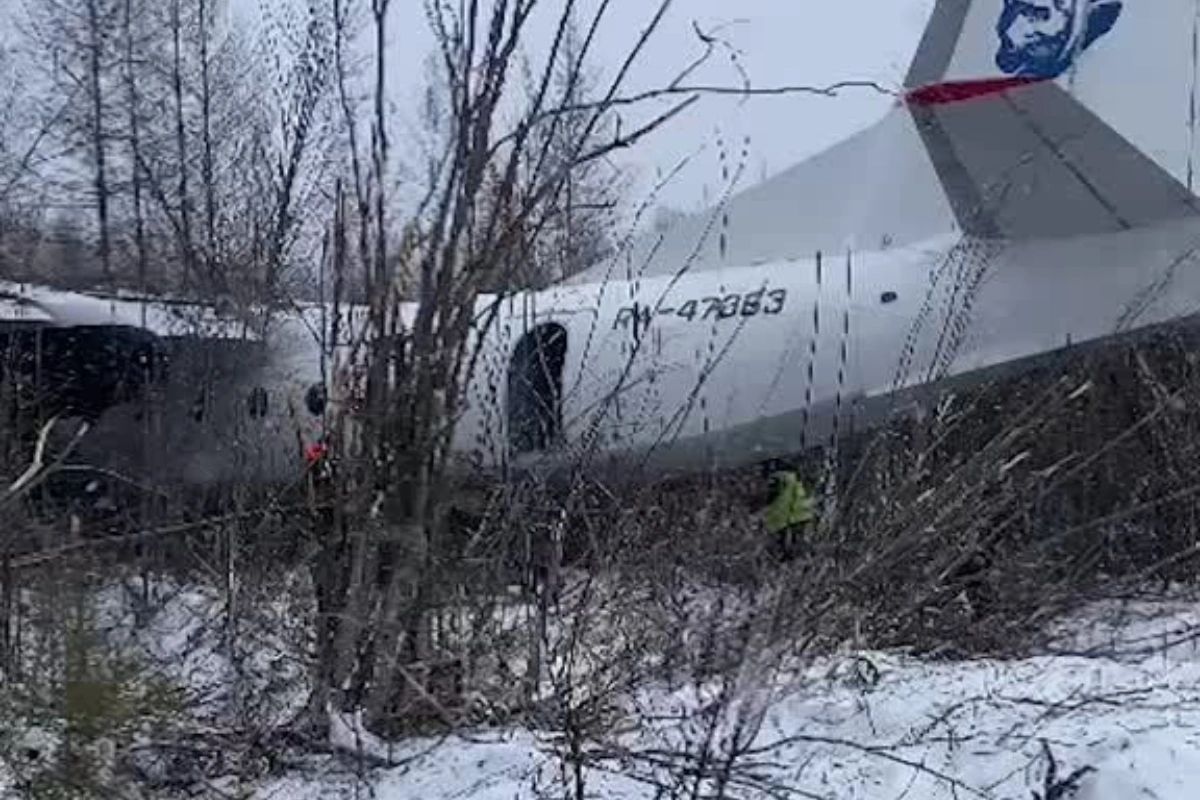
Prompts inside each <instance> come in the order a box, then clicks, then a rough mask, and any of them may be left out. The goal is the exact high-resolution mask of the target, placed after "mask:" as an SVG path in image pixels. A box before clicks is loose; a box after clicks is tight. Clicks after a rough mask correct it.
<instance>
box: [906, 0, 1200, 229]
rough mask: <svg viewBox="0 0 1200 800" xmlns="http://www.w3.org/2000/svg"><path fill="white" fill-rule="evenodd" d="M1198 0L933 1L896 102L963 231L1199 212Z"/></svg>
mask: <svg viewBox="0 0 1200 800" xmlns="http://www.w3.org/2000/svg"><path fill="white" fill-rule="evenodd" d="M1198 53H1200V15H1198V12H1197V6H1196V4H1195V0H1160V2H1156V3H1135V2H1126V1H1125V0H938V2H937V4H936V6H935V9H934V11H933V15H932V17H931V18H930V21H929V24H928V26H927V27H926V29H925V33H924V36H923V37H922V40H921V44H920V46H919V48H918V50H917V53H916V55H915V57H914V58H913V61H912V64H911V66H910V69H909V73H908V77H907V79H906V94H905V102H906V104H907V106H908V108H909V110H910V112H911V113H912V115H913V118H914V121H915V122H916V125H917V127H918V130H919V131H920V134H921V137H922V140H923V141H924V143H925V147H926V150H927V151H928V153H929V156H930V159H931V161H932V162H933V165H934V168H935V169H936V170H937V173H938V177H939V179H940V180H941V183H942V186H943V189H944V190H945V192H946V194H947V197H948V198H949V200H950V203H951V206H952V207H953V209H954V212H955V215H956V217H957V219H958V222H959V224H960V226H961V227H962V229H963V232H964V233H967V234H970V235H974V236H979V237H983V238H1006V239H1020V238H1035V237H1044V236H1046V237H1048V236H1069V235H1080V234H1089V233H1105V232H1111V231H1118V230H1122V229H1129V228H1134V227H1138V226H1142V225H1147V224H1151V223H1153V222H1156V221H1160V220H1168V219H1175V218H1181V217H1187V216H1194V215H1196V214H1198V213H1200V201H1198V199H1197V196H1196V193H1195V185H1196V183H1197V182H1200V176H1195V175H1194V165H1200V146H1198V143H1197V136H1196V133H1197V116H1198V114H1197V109H1198V107H1200V100H1198V96H1197V72H1198V69H1197V66H1198V63H1200V58H1198V55H1197V54H1198Z"/></svg>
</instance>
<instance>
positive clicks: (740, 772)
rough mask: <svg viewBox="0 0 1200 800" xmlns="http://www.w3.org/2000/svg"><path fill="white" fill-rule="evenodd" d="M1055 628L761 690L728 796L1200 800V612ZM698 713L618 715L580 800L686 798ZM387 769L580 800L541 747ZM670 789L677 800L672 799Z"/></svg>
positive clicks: (318, 790) (437, 799) (1147, 611)
mask: <svg viewBox="0 0 1200 800" xmlns="http://www.w3.org/2000/svg"><path fill="white" fill-rule="evenodd" d="M1059 628H1060V629H1059V631H1058V636H1057V641H1056V645H1055V647H1054V648H1053V649H1054V651H1055V652H1052V653H1049V654H1046V655H1041V656H1038V657H1034V658H1028V659H1024V660H1018V661H1012V662H999V661H983V660H981V661H973V662H966V663H951V662H946V663H927V662H921V661H919V660H916V659H911V658H907V657H905V656H903V655H901V654H887V653H860V654H847V655H845V656H842V657H839V658H836V659H829V660H826V661H824V662H822V663H819V664H815V665H813V666H812V667H810V668H809V669H807V670H806V671H805V673H804V674H802V675H793V676H790V677H789V679H787V680H784V681H781V682H780V684H779V686H778V688H774V689H771V690H770V691H769V692H764V691H762V690H763V689H764V687H761V686H760V687H757V688H758V689H759V690H760V691H759V692H756V693H751V695H752V699H751V701H750V705H751V706H752V708H751V709H750V710H751V712H753V711H755V710H761V711H762V712H763V714H762V717H761V723H762V724H761V728H760V729H759V731H758V735H757V736H756V737H754V740H753V743H752V744H751V745H750V747H749V749H748V750H747V752H745V753H744V754H743V755H742V757H741V761H740V763H739V762H735V765H734V769H733V770H732V772H731V779H730V784H729V788H728V794H727V796H729V797H770V796H774V797H822V798H825V797H827V798H839V799H846V800H850V799H851V798H853V799H855V800H899V799H900V798H919V799H921V800H941V799H942V798H945V800H951V798H954V800H959V799H960V798H971V797H977V798H997V799H1002V798H1013V800H1016V799H1017V798H1019V799H1020V800H1029V798H1030V797H1043V796H1045V800H1067V798H1075V800H1135V798H1157V800H1193V798H1196V797H1200V649H1198V648H1197V645H1196V638H1197V636H1200V605H1197V604H1194V603H1191V602H1182V601H1180V602H1173V603H1161V602H1160V603H1149V602H1142V603H1135V604H1116V603H1113V604H1109V605H1106V606H1100V607H1095V608H1093V609H1090V610H1089V611H1088V612H1087V613H1086V614H1082V615H1079V616H1077V617H1076V618H1074V619H1072V620H1069V621H1068V622H1066V623H1064V624H1062V625H1060V626H1059ZM764 695H765V696H764ZM702 702H703V701H702V700H701V699H700V698H699V697H698V693H697V692H696V691H695V690H694V689H684V690H676V691H674V692H668V691H666V690H665V689H654V688H648V689H646V690H645V691H643V692H642V693H641V695H640V696H639V697H638V698H637V700H636V701H635V702H633V703H630V704H629V705H628V706H627V707H626V711H627V715H628V718H627V719H626V720H625V726H624V731H625V732H624V733H622V734H620V735H617V736H615V737H613V739H612V740H611V742H610V744H609V747H608V748H607V750H608V752H607V753H604V754H594V755H595V757H596V759H597V761H596V763H595V764H594V765H593V767H592V768H591V769H589V770H588V771H587V772H586V773H585V788H586V792H587V794H586V796H587V797H596V798H647V800H648V799H649V798H659V797H681V796H684V794H685V793H686V794H688V795H689V796H690V792H685V791H683V790H684V789H687V788H688V787H689V784H687V779H686V772H687V770H686V769H684V767H685V766H686V765H687V764H689V763H692V764H694V763H695V762H694V761H689V756H688V752H689V751H691V753H692V754H693V755H694V754H695V753H696V751H697V748H698V747H699V746H700V745H701V744H702V742H703V739H704V725H703V722H704V720H705V719H706V717H705V715H704V714H703V713H700V711H699V708H700V706H701V705H702ZM756 703H757V704H758V707H757V708H754V707H753V706H754V705H755V704H756ZM729 719H730V718H728V717H727V718H726V722H728V721H729ZM353 729H354V724H353V720H346V722H345V725H344V726H342V730H341V731H340V733H339V734H338V735H339V736H341V737H343V739H344V740H348V738H349V737H350V736H351V731H353ZM1047 748H1048V749H1049V752H1051V753H1052V754H1053V757H1054V759H1055V761H1056V768H1057V776H1058V778H1059V779H1060V780H1061V779H1063V778H1066V777H1067V776H1068V775H1070V774H1071V773H1073V772H1075V771H1076V770H1077V769H1081V768H1089V769H1087V770H1086V771H1085V772H1084V773H1083V774H1082V776H1081V778H1080V780H1079V781H1078V790H1077V791H1074V792H1072V791H1065V790H1061V789H1060V790H1058V791H1057V792H1056V791H1053V790H1052V791H1050V792H1047V791H1046V789H1047V788H1048V786H1047V780H1046V771H1047V768H1048V761H1047V758H1046V756H1045V753H1046V750H1047ZM391 755H392V757H393V758H394V759H396V761H397V762H402V763H403V765H402V766H399V767H396V768H395V769H391V770H386V771H382V772H378V773H376V774H375V775H374V776H373V777H372V778H370V779H369V782H370V788H371V789H372V790H373V794H374V796H375V797H378V798H383V799H384V800H400V799H401V798H405V799H407V798H429V799H430V800H441V799H443V798H444V799H445V800H449V799H450V798H473V799H477V800H515V799H516V798H534V797H547V796H548V797H555V796H557V797H562V796H572V795H570V794H569V793H566V792H565V791H564V786H566V783H565V782H564V778H563V775H564V773H563V762H562V760H561V759H559V758H558V757H557V756H556V755H555V744H554V742H553V741H552V739H551V738H550V737H549V735H545V736H539V735H537V734H535V733H532V732H530V731H523V730H509V731H504V732H489V733H481V734H478V735H471V736H469V737H465V738H453V739H449V740H446V741H441V742H434V741H421V742H412V743H409V744H407V745H405V746H404V747H402V748H397V749H395V750H393V751H392V753H391ZM668 765H672V766H674V767H675V769H668V768H666V767H667V766H668ZM681 776H682V777H681ZM673 780H674V781H675V782H676V785H675V786H674V788H675V789H676V790H677V791H678V793H671V792H670V791H669V789H670V786H669V784H671V783H672V781H673ZM680 782H682V783H680ZM356 783H358V784H359V785H358V786H356V785H355V784H356ZM1053 783H1054V781H1051V782H1050V785H1053ZM656 784H659V785H662V784H667V785H668V791H667V792H666V793H659V786H658V785H656ZM539 787H541V788H542V789H543V790H546V789H547V787H549V789H548V791H547V792H546V793H542V792H540V791H539ZM708 788H709V790H711V789H712V788H713V787H712V786H711V785H710V786H709V787H708ZM363 789H364V787H363V786H362V785H361V783H360V779H356V778H351V777H348V776H346V775H344V774H343V775H341V776H340V777H335V776H333V775H327V776H324V777H321V776H309V777H306V778H299V777H290V778H287V779H283V780H278V781H274V782H272V783H270V784H268V785H265V786H263V787H262V788H261V789H260V790H259V791H258V793H257V795H256V797H257V798H259V800H268V798H270V799H271V800H301V798H304V799H305V800H308V799H309V798H312V799H313V800H315V799H316V798H324V797H335V796H351V795H350V794H348V793H351V792H357V793H361V791H362V790H363ZM1035 792H1036V794H1034V793H1035ZM360 796H361V795H360ZM700 796H705V795H704V794H703V793H701V795H700ZM710 796H711V795H710Z"/></svg>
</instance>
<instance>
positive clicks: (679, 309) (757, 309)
mask: <svg viewBox="0 0 1200 800" xmlns="http://www.w3.org/2000/svg"><path fill="white" fill-rule="evenodd" d="M786 302H787V289H771V290H767V289H755V290H754V291H752V292H741V293H738V292H734V293H733V294H727V295H722V296H721V297H698V298H694V299H690V300H686V301H684V302H683V303H681V304H680V305H679V306H660V307H659V308H657V309H653V308H650V307H649V306H646V305H642V304H640V303H635V304H633V305H631V306H622V307H621V308H620V309H619V310H618V311H617V316H616V318H615V319H614V320H613V330H616V329H617V328H628V327H629V325H630V324H631V323H633V322H635V321H636V323H637V324H638V325H639V326H645V325H649V324H650V320H651V318H652V317H653V316H660V317H661V316H666V315H670V316H676V317H682V318H683V319H685V320H687V321H688V322H703V321H705V320H714V319H731V318H733V317H739V316H740V317H756V316H758V315H760V314H768V315H770V314H779V313H781V312H782V311H783V306H784V303H786Z"/></svg>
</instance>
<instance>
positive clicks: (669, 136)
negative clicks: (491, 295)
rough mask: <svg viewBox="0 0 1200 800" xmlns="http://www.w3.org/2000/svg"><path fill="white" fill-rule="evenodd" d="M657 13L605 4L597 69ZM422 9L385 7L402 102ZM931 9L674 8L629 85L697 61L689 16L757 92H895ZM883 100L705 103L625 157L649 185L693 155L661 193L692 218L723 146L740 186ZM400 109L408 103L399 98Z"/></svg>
mask: <svg viewBox="0 0 1200 800" xmlns="http://www.w3.org/2000/svg"><path fill="white" fill-rule="evenodd" d="M260 1H261V0H260ZM550 5H552V6H553V7H555V8H557V7H558V3H552V4H550ZM655 6H656V3H654V2H653V0H613V3H612V9H611V10H610V12H609V14H610V21H609V24H608V25H607V26H606V27H605V28H604V29H603V38H602V39H599V41H601V42H602V43H603V44H604V45H605V46H604V47H603V48H602V49H601V51H600V53H599V55H600V56H601V58H600V61H601V63H602V66H603V68H605V69H607V70H613V69H615V68H616V67H617V66H618V65H619V63H620V61H621V60H622V59H623V58H624V56H625V54H626V52H627V48H628V45H629V43H630V42H631V41H632V39H633V37H635V36H637V35H638V34H639V33H640V31H641V29H642V28H643V27H644V25H645V23H646V22H647V21H648V20H649V18H650V15H651V14H652V12H653V9H654V7H655ZM423 7H424V2H423V0H393V8H394V12H393V13H394V15H395V18H394V20H393V31H394V34H393V47H392V52H391V54H390V57H391V59H392V63H393V65H394V70H393V71H392V72H391V73H390V76H391V77H390V79H391V80H392V81H394V82H395V83H396V85H397V89H399V88H400V86H406V87H407V91H401V95H402V96H403V95H407V96H408V97H409V98H411V97H412V96H413V95H412V92H413V90H414V89H415V88H416V87H418V86H419V85H420V80H421V76H422V70H421V64H422V59H423V58H424V56H425V54H426V53H428V52H429V49H430V47H431V46H432V39H431V37H430V35H429V33H428V28H427V24H426V21H425V16H424V11H423ZM932 8H933V0H826V1H825V2H817V0H675V3H674V6H673V8H672V11H671V12H670V13H669V15H668V17H667V19H666V20H665V23H664V25H663V27H662V28H661V29H660V31H659V33H658V34H657V38H656V40H655V44H654V45H653V46H652V48H651V51H650V52H649V54H648V57H647V58H645V59H644V60H643V62H641V69H639V70H638V71H637V73H636V78H635V81H634V83H635V85H636V86H638V87H650V86H655V85H662V84H664V83H666V82H667V81H669V80H670V78H671V77H672V76H673V75H674V74H676V73H677V72H678V70H679V69H680V68H681V67H682V66H683V65H684V64H686V63H687V62H688V60H689V59H691V58H694V57H695V55H696V54H698V52H699V47H700V45H699V43H698V42H697V41H696V38H695V35H694V34H693V32H692V26H691V22H692V20H696V21H697V22H698V23H699V24H700V26H701V28H702V29H705V30H711V29H712V28H714V27H716V26H718V25H721V24H724V23H732V24H731V25H730V26H729V27H727V28H725V30H724V36H725V37H726V38H727V39H729V40H730V41H731V42H732V44H733V45H734V46H736V47H737V48H738V49H739V50H740V51H741V55H740V58H741V61H742V65H743V67H744V68H745V69H746V70H747V72H748V73H749V75H750V78H751V80H752V81H753V82H754V84H755V85H757V86H761V87H766V86H773V85H785V84H828V83H833V82H837V81H841V80H858V79H870V80H875V81H877V82H879V83H881V84H883V85H885V86H891V87H896V86H898V85H899V84H900V83H901V81H902V80H903V77H904V73H905V71H906V70H907V68H908V61H909V59H910V57H911V55H912V53H913V51H914V50H915V49H916V45H917V41H918V39H919V38H920V35H921V32H922V30H923V28H924V26H925V23H926V21H927V19H928V17H929V14H930V12H931V10H932ZM714 65H715V67H714V69H711V70H709V71H708V73H707V74H706V75H705V76H703V77H704V78H705V79H706V82H712V83H722V84H726V85H738V83H739V80H738V76H737V73H736V72H735V71H734V70H733V68H732V67H731V66H729V65H728V61H724V62H714ZM397 99H398V100H399V99H400V97H397ZM410 102H411V100H410ZM891 102H892V100H891V99H890V98H888V97H886V96H882V95H880V94H878V93H876V92H873V91H871V90H867V89H854V90H849V91H848V92H846V93H844V94H843V95H842V96H840V97H837V98H822V97H812V96H807V97H806V96H798V95H790V96H784V97H757V98H750V99H748V100H745V101H739V100H737V99H735V98H727V97H708V98H705V100H703V101H702V102H701V104H700V106H699V107H698V108H697V107H693V108H692V109H691V110H690V111H689V112H688V113H687V115H686V117H683V118H679V119H676V120H675V121H674V122H673V123H672V124H671V127H670V129H669V130H666V131H663V132H660V133H658V134H657V135H655V136H654V137H653V138H651V139H648V140H645V141H644V142H643V145H642V146H641V147H640V148H639V149H638V150H637V151H636V152H633V153H631V154H630V156H628V158H629V159H630V160H632V161H633V163H634V164H635V165H636V167H637V168H638V170H639V173H640V174H641V175H642V176H643V180H645V181H647V182H650V181H652V180H653V175H654V170H656V169H657V170H664V171H665V170H670V169H672V168H673V167H674V166H675V165H676V164H677V163H678V162H679V160H680V159H681V158H683V157H685V156H687V155H689V154H693V153H694V154H696V155H695V156H694V157H693V159H692V161H691V162H690V163H689V166H688V168H687V169H686V171H685V172H684V173H683V174H681V175H680V176H678V177H677V178H676V179H675V180H674V181H673V182H672V184H671V185H670V186H668V187H667V188H665V189H664V190H663V191H662V192H661V193H660V195H659V199H660V201H661V202H662V203H664V204H666V205H670V206H673V207H676V208H681V209H684V210H696V209H699V208H701V207H703V206H705V205H707V204H708V201H711V200H715V199H716V194H717V193H718V192H719V191H720V188H719V187H721V185H722V181H721V177H720V176H721V171H720V161H719V155H718V154H719V150H720V148H719V146H718V141H719V140H724V141H725V142H727V143H729V144H728V145H727V148H728V150H729V155H730V157H732V158H733V159H735V160H736V159H737V158H739V154H740V152H741V150H742V148H743V143H744V139H745V138H746V137H748V138H749V165H748V169H747V171H746V173H745V174H744V177H743V179H742V184H741V185H742V187H744V186H747V185H749V184H751V183H754V182H757V181H759V180H761V179H762V178H764V177H766V176H767V175H769V174H773V173H775V172H779V171H780V170H783V169H786V168H787V167H789V166H791V165H792V164H794V163H796V162H798V161H800V160H802V159H804V158H805V157H807V156H810V155H812V154H813V153H815V152H817V151H819V150H821V149H823V148H825V147H828V146H829V145H831V144H833V143H835V142H836V141H838V140H839V139H842V138H844V137H846V136H847V135H849V134H851V133H853V132H855V131H856V130H858V129H860V128H862V127H865V126H866V125H868V124H870V123H871V122H872V121H874V120H875V119H876V118H878V117H879V116H881V115H882V114H883V113H884V112H885V111H886V109H887V108H888V106H889V104H890V103H891ZM401 107H402V108H404V107H411V106H410V105H409V103H407V102H403V101H401ZM640 199H641V198H640V197H639V198H635V200H640Z"/></svg>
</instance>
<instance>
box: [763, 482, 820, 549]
mask: <svg viewBox="0 0 1200 800" xmlns="http://www.w3.org/2000/svg"><path fill="white" fill-rule="evenodd" d="M771 489H772V492H771V494H772V499H771V503H770V505H768V506H767V512H766V526H767V533H768V534H770V535H771V538H772V543H773V545H774V546H775V549H776V550H777V552H778V553H779V556H780V560H781V561H785V562H787V561H791V560H792V559H794V558H795V557H796V556H797V555H798V554H799V550H800V544H801V542H802V541H803V539H804V538H805V534H806V533H808V532H809V531H810V530H811V529H812V528H813V526H814V525H815V524H816V521H817V513H816V507H815V503H814V502H813V497H812V495H811V494H809V492H808V488H807V487H806V486H805V485H804V481H802V480H801V479H800V475H799V474H798V473H797V472H796V471H795V470H790V469H782V470H776V471H775V472H773V473H772V474H771Z"/></svg>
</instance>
